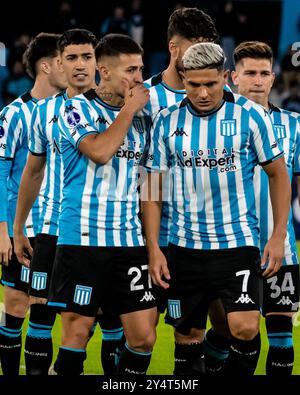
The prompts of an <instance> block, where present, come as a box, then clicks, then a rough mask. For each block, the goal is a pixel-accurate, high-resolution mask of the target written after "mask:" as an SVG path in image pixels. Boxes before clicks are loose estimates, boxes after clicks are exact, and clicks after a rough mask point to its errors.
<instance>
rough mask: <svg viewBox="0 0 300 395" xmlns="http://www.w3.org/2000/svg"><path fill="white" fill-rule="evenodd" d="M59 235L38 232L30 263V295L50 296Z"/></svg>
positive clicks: (38, 296)
mask: <svg viewBox="0 0 300 395" xmlns="http://www.w3.org/2000/svg"><path fill="white" fill-rule="evenodd" d="M56 243H57V236H52V235H46V234H42V233H40V234H38V235H37V236H36V238H35V246H34V252H33V256H32V259H31V263H30V275H29V295H30V296H35V297H37V298H45V299H47V298H48V293H49V286H50V280H51V275H52V269H53V265H54V259H55V252H56Z"/></svg>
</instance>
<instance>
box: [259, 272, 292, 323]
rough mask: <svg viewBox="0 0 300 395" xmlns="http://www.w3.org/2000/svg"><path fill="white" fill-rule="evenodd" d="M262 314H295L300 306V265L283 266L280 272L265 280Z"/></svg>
mask: <svg viewBox="0 0 300 395" xmlns="http://www.w3.org/2000/svg"><path fill="white" fill-rule="evenodd" d="M263 284H264V292H263V304H262V314H263V316H265V315H266V314H267V313H275V312H278V313H280V312H281V313H293V312H294V313H295V312H297V310H298V305H299V265H285V266H282V267H281V268H280V269H279V270H278V272H277V273H276V274H275V275H274V276H272V277H270V278H264V281H263Z"/></svg>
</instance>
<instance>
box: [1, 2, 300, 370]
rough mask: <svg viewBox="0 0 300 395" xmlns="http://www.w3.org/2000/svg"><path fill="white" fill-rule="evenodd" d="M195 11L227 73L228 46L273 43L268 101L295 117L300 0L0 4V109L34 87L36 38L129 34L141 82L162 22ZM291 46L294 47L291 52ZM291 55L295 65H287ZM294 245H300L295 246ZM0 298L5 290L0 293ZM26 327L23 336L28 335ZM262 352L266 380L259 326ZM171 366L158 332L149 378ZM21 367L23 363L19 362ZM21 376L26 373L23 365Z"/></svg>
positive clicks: (95, 351)
mask: <svg viewBox="0 0 300 395" xmlns="http://www.w3.org/2000/svg"><path fill="white" fill-rule="evenodd" d="M182 6H187V7H198V8H201V9H203V10H204V11H206V12H207V13H209V14H210V15H211V16H212V17H213V19H214V20H215V22H216V25H217V29H218V31H219V33H220V36H221V45H222V46H223V48H224V50H225V52H226V54H227V58H228V63H227V66H228V68H232V60H231V54H232V50H233V48H234V47H235V46H236V45H237V44H239V43H240V42H241V41H245V40H261V41H265V42H267V43H268V44H270V45H271V47H272V48H273V51H274V55H275V63H274V71H275V73H276V81H275V84H274V88H273V90H272V97H271V101H272V102H273V103H274V104H275V105H278V106H282V107H283V108H286V109H288V110H292V111H296V112H300V0H236V1H225V0H224V1H222V0H219V1H217V2H216V1H211V0H186V1H184V0H182V1H174V0H151V1H150V0H127V1H126V0H124V1H103V0H98V2H95V0H84V1H83V0H51V1H50V0H46V1H44V2H42V3H41V2H37V1H35V0H31V1H29V2H22V3H20V2H18V3H16V2H13V1H11V2H9V1H6V2H5V3H3V4H1V15H2V19H5V21H6V23H5V24H4V23H2V24H0V109H1V108H2V107H3V106H5V105H6V104H8V103H10V102H11V101H12V100H14V99H15V98H16V97H18V96H19V95H20V94H22V93H23V92H24V91H26V90H28V89H30V88H31V86H32V84H33V81H32V80H31V79H30V78H29V77H28V76H27V75H26V73H25V70H24V67H23V65H22V54H23V52H24V50H25V48H26V46H27V44H28V43H29V41H30V39H31V37H33V36H35V35H36V34H37V33H39V32H41V31H44V32H54V33H61V32H63V31H64V30H66V29H70V28H75V27H79V28H86V29H89V30H91V31H93V32H94V34H96V36H97V37H98V38H100V37H102V36H103V35H104V34H106V33H112V32H118V33H125V34H129V35H131V36H132V37H133V38H134V39H135V40H137V41H138V42H139V43H140V44H141V45H142V46H143V48H144V50H145V57H144V62H145V75H144V76H145V78H148V77H149V76H151V75H153V74H155V73H157V72H159V71H161V70H163V69H164V67H165V66H166V64H167V63H168V52H167V42H166V30H167V21H168V17H169V15H170V14H171V12H172V11H173V10H174V9H175V8H177V7H182ZM293 45H294V46H293ZM292 57H293V59H294V62H293V63H294V64H292ZM295 185H296V182H294V185H293V213H294V221H295V229H296V236H297V239H300V209H299V204H298V202H297V199H296V197H297V196H296V188H295ZM298 247H299V245H298ZM0 300H2V289H0ZM26 327H27V322H26V323H25V327H24V333H26ZM53 334H54V347H55V354H56V352H57V349H58V345H59V342H60V317H58V319H57V323H56V325H55V328H54V330H53ZM299 335H300V327H297V328H296V330H295V333H294V338H295V349H296V350H299V349H300V347H299V346H300V344H299V343H300V336H299ZM262 336H263V342H262V352H261V356H260V361H259V365H258V368H257V371H256V373H257V374H264V368H263V366H264V360H265V357H266V351H267V340H266V335H265V331H264V329H263V325H262ZM100 342H101V334H100V331H99V329H98V328H97V331H96V333H95V335H94V336H93V338H92V339H91V341H90V344H89V346H88V359H87V361H86V365H85V368H86V373H87V374H101V373H102V368H101V365H100ZM172 360H173V341H172V328H170V327H168V326H166V325H164V324H163V322H162V320H161V323H160V325H159V327H158V341H157V344H156V347H155V350H154V355H153V360H152V362H151V366H150V370H149V373H150V374H171V373H172V369H173V367H172ZM22 365H24V360H22ZM20 372H21V374H24V367H23V366H22V367H21V371H20ZM294 374H300V352H297V351H296V358H295V367H294Z"/></svg>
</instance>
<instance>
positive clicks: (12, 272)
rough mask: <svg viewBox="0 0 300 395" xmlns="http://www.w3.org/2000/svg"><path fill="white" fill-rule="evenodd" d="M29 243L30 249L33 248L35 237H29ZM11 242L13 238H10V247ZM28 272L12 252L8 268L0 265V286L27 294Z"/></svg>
mask: <svg viewBox="0 0 300 395" xmlns="http://www.w3.org/2000/svg"><path fill="white" fill-rule="evenodd" d="M29 241H30V244H31V246H32V248H34V245H35V237H30V238H29ZM13 242H14V241H13V238H11V243H12V245H14V244H13ZM29 272H30V270H29V268H28V267H26V266H24V265H22V264H21V263H19V261H18V259H17V256H16V255H15V253H14V252H13V254H12V258H11V260H10V261H9V262H8V266H6V265H2V275H1V284H2V285H7V286H8V287H11V288H14V289H16V290H17V291H22V292H25V293H26V294H27V293H28V289H29Z"/></svg>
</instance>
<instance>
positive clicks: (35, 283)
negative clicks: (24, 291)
mask: <svg viewBox="0 0 300 395" xmlns="http://www.w3.org/2000/svg"><path fill="white" fill-rule="evenodd" d="M46 284H47V273H44V272H33V273H32V280H31V288H33V289H36V290H37V291H40V290H42V289H46Z"/></svg>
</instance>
